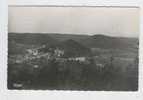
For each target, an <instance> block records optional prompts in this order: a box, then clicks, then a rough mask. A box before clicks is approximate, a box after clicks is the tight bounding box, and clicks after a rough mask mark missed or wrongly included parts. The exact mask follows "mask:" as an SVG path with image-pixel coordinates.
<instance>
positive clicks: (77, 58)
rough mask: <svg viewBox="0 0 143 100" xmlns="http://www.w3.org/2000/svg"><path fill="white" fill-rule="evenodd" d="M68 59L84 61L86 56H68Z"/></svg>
mask: <svg viewBox="0 0 143 100" xmlns="http://www.w3.org/2000/svg"><path fill="white" fill-rule="evenodd" d="M68 60H69V61H80V62H85V61H86V57H71V58H68Z"/></svg>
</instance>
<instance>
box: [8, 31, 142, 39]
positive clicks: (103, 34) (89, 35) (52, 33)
mask: <svg viewBox="0 0 143 100" xmlns="http://www.w3.org/2000/svg"><path fill="white" fill-rule="evenodd" d="M8 33H10V34H11V33H15V34H57V35H61V34H62V35H83V36H94V35H102V36H108V37H115V38H116V37H118V38H139V36H137V37H135V36H134V37H133V36H128V37H127V36H113V35H107V34H102V33H101V34H99V33H98V34H82V33H78V34H74V33H38V32H37V33H32V32H31V33H30V32H23V33H21V32H8Z"/></svg>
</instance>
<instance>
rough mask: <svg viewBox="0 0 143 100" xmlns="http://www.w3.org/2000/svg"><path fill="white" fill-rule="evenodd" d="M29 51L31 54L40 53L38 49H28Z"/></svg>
mask: <svg viewBox="0 0 143 100" xmlns="http://www.w3.org/2000/svg"><path fill="white" fill-rule="evenodd" d="M27 52H28V53H29V54H30V55H34V56H36V55H38V50H37V49H27Z"/></svg>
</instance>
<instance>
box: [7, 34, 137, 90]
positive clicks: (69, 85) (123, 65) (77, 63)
mask: <svg viewBox="0 0 143 100" xmlns="http://www.w3.org/2000/svg"><path fill="white" fill-rule="evenodd" d="M8 89H26V90H29V89H36V90H39V89H44V90H90V91H101V90H105V91H137V90H138V39H137V38H122V37H109V36H104V35H93V36H89V35H73V34H69V35H67V34H58V33H57V34H49V33H48V34H40V33H35V34H34V33H33V34H28V33H21V34H19V33H9V35H8Z"/></svg>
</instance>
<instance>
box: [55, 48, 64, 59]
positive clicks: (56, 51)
mask: <svg viewBox="0 0 143 100" xmlns="http://www.w3.org/2000/svg"><path fill="white" fill-rule="evenodd" d="M54 55H55V56H57V57H60V56H62V55H64V50H60V49H58V48H57V49H55V50H54Z"/></svg>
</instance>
